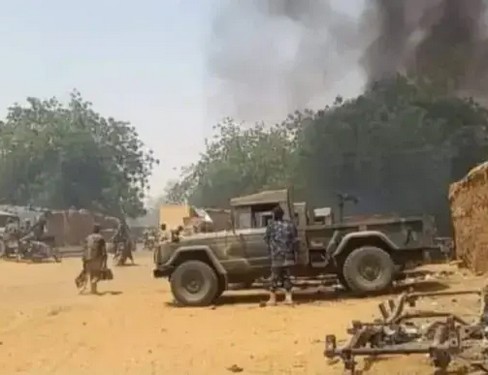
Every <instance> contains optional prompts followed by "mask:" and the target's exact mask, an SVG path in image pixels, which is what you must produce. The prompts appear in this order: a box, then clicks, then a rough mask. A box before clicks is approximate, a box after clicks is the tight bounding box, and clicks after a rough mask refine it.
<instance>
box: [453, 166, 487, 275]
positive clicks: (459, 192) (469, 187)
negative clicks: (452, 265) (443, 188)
mask: <svg viewBox="0 0 488 375" xmlns="http://www.w3.org/2000/svg"><path fill="white" fill-rule="evenodd" d="M449 202H450V207H451V217H452V222H453V227H454V241H455V246H456V255H457V257H458V258H459V259H461V260H463V261H464V263H465V264H466V266H467V267H468V268H469V269H470V270H471V271H473V272H475V273H486V272H487V271H488V162H487V163H484V164H482V165H479V166H478V167H476V168H474V169H472V170H471V171H470V172H469V173H468V174H467V175H466V177H465V178H463V179H462V180H461V181H458V182H456V183H454V184H452V185H451V186H450V189H449Z"/></svg>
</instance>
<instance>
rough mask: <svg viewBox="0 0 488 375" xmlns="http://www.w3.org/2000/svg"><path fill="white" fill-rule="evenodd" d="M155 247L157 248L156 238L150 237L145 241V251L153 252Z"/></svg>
mask: <svg viewBox="0 0 488 375" xmlns="http://www.w3.org/2000/svg"><path fill="white" fill-rule="evenodd" d="M155 247H156V237H155V236H148V237H147V239H146V240H145V241H144V249H146V250H149V251H153V250H154V248H155Z"/></svg>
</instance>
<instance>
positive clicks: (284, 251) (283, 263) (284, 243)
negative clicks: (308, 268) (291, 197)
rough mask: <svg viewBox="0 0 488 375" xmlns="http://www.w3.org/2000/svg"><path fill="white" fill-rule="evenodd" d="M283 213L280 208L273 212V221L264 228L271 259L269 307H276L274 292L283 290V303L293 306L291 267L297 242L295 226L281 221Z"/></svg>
mask: <svg viewBox="0 0 488 375" xmlns="http://www.w3.org/2000/svg"><path fill="white" fill-rule="evenodd" d="M283 216H284V212H283V209H282V208H281V207H280V206H277V207H276V208H275V209H274V210H273V220H272V221H271V222H270V223H269V224H268V226H267V228H266V234H265V237H264V239H265V241H266V244H267V245H268V250H269V252H270V257H271V285H270V288H269V301H268V302H267V303H266V304H267V305H269V306H273V305H276V290H277V289H278V288H284V289H285V292H286V297H285V303H286V304H288V305H291V304H293V297H292V288H293V284H292V282H291V267H292V266H293V265H295V261H296V245H297V242H298V241H297V240H298V235H297V229H296V226H295V224H293V223H292V222H291V221H289V220H284V219H283Z"/></svg>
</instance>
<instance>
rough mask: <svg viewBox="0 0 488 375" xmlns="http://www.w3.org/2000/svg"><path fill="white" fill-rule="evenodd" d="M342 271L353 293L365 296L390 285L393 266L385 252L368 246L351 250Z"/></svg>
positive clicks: (393, 271)
mask: <svg viewBox="0 0 488 375" xmlns="http://www.w3.org/2000/svg"><path fill="white" fill-rule="evenodd" d="M342 271H343V275H344V280H345V281H346V283H347V285H348V286H349V288H350V289H351V290H352V291H353V292H355V293H360V294H367V293H372V292H379V291H382V290H385V289H386V288H388V287H389V286H390V285H391V283H392V281H393V276H394V273H395V265H394V264H393V261H392V259H391V257H390V255H389V254H388V253H387V252H386V251H384V250H382V249H380V248H377V247H370V246H368V247H361V248H359V249H355V250H353V251H352V252H351V253H350V254H349V255H348V256H347V258H346V260H345V262H344V266H343V269H342Z"/></svg>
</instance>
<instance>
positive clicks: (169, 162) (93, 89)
mask: <svg viewBox="0 0 488 375" xmlns="http://www.w3.org/2000/svg"><path fill="white" fill-rule="evenodd" d="M235 1H237V0H235ZM219 3H220V2H219V1H218V0H180V1H178V0H158V1H157V0H154V1H153V0H141V1H129V0H97V1H95V0H84V1H77V2H75V1H69V0H43V1H41V0H16V1H6V0H0V4H1V5H2V7H1V12H0V46H1V49H0V67H1V69H0V86H1V90H0V115H1V116H2V117H3V116H4V115H5V110H6V108H7V107H8V106H9V105H11V104H13V103H14V102H21V103H22V102H24V100H25V98H26V97H27V96H36V97H41V98H47V97H51V96H56V97H58V98H59V99H61V100H64V99H66V98H67V97H68V94H69V92H70V91H71V90H72V89H74V88H76V89H78V90H79V91H80V92H81V94H82V95H83V97H84V98H85V99H87V100H89V101H91V102H92V103H93V104H94V108H95V110H97V111H98V112H100V113H101V114H102V115H104V116H113V117H115V118H117V119H120V120H126V121H130V122H131V123H132V124H133V125H135V126H136V128H137V129H138V131H139V134H140V136H141V138H142V140H143V141H144V142H145V143H146V144H147V145H148V146H149V147H151V148H152V149H153V150H154V151H155V153H156V155H157V156H158V157H159V158H160V159H161V165H160V167H159V168H157V169H156V170H155V171H154V176H153V178H152V189H151V194H152V195H158V194H160V193H161V191H162V189H163V187H164V183H165V182H166V181H168V180H169V179H171V178H174V177H176V176H177V170H174V169H175V168H179V167H180V166H182V165H184V164H187V163H189V162H192V161H193V160H195V159H196V158H197V156H198V152H199V151H200V150H201V149H202V147H203V142H204V138H205V136H206V135H208V134H209V132H210V130H211V127H212V125H213V123H214V122H215V121H216V120H217V119H218V118H219V117H222V116H224V115H226V114H225V113H209V112H208V111H207V109H206V105H207V95H206V93H207V91H206V90H208V87H207V83H208V79H207V78H208V77H206V69H205V60H204V59H205V53H204V51H205V43H206V42H207V40H208V38H207V36H208V33H209V30H210V28H211V18H212V17H211V15H212V14H214V12H215V11H216V9H218V4H219ZM333 3H336V4H343V5H342V6H341V8H343V9H345V10H346V11H351V12H353V13H354V12H355V10H356V8H357V6H358V0H352V1H349V0H348V1H335V0H334V1H333Z"/></svg>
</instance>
